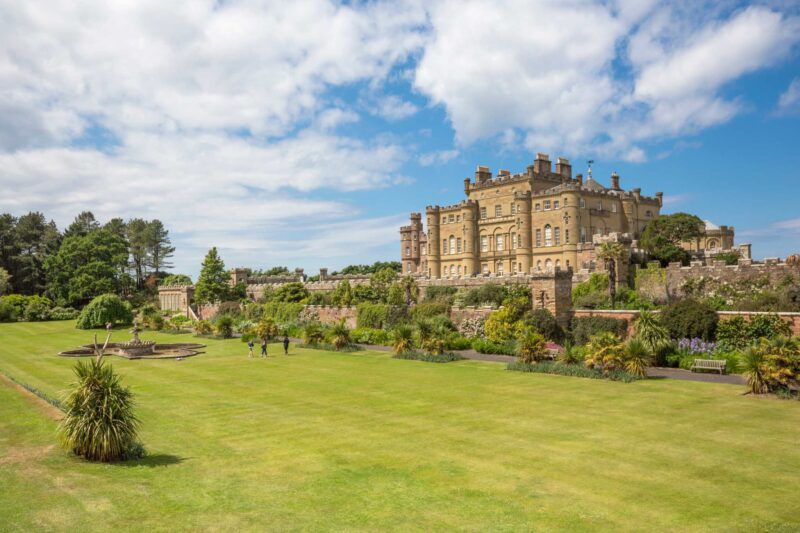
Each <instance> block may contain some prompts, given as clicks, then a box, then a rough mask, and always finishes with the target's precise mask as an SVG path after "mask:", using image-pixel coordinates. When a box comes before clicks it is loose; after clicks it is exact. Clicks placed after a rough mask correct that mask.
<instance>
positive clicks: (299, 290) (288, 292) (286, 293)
mask: <svg viewBox="0 0 800 533" xmlns="http://www.w3.org/2000/svg"><path fill="white" fill-rule="evenodd" d="M308 295H309V292H308V289H306V287H305V285H303V284H302V283H300V282H299V281H298V282H292V283H284V284H283V285H281V286H280V287H278V290H276V291H275V293H274V294H273V295H272V299H273V300H274V301H276V302H295V303H297V302H305V301H306V300H307V299H308Z"/></svg>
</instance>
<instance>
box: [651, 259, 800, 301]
mask: <svg viewBox="0 0 800 533" xmlns="http://www.w3.org/2000/svg"><path fill="white" fill-rule="evenodd" d="M666 271H667V272H666V285H665V287H664V291H665V294H666V296H667V297H668V298H669V299H678V298H682V297H685V296H687V295H690V294H691V295H694V296H713V295H720V296H723V297H724V295H725V294H728V293H730V292H732V291H737V290H744V291H747V290H751V289H752V288H753V287H764V288H765V287H770V286H775V285H777V284H779V283H780V282H781V281H783V280H784V279H786V277H787V276H792V277H794V278H795V280H797V279H800V265H793V264H789V263H782V262H779V261H778V260H777V259H767V260H765V261H764V262H763V263H753V262H752V261H751V260H748V259H740V260H739V264H737V265H725V263H724V262H723V261H711V264H710V265H704V264H703V263H702V262H700V261H693V262H692V263H691V265H690V266H688V267H683V266H681V265H680V264H679V263H671V264H670V265H669V266H668V267H667V269H666Z"/></svg>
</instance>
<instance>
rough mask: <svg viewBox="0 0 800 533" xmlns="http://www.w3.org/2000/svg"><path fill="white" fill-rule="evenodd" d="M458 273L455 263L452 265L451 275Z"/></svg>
mask: <svg viewBox="0 0 800 533" xmlns="http://www.w3.org/2000/svg"><path fill="white" fill-rule="evenodd" d="M455 273H456V267H455V266H454V265H450V275H451V276H453V275H455Z"/></svg>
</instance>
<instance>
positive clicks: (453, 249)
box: [450, 235, 456, 254]
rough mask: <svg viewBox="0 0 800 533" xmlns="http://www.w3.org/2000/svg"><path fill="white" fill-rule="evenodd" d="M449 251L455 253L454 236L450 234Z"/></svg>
mask: <svg viewBox="0 0 800 533" xmlns="http://www.w3.org/2000/svg"><path fill="white" fill-rule="evenodd" d="M450 253H451V254H455V253H456V238H455V237H453V236H452V235H450Z"/></svg>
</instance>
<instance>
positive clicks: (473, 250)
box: [461, 200, 480, 276]
mask: <svg viewBox="0 0 800 533" xmlns="http://www.w3.org/2000/svg"><path fill="white" fill-rule="evenodd" d="M463 206H464V207H462V208H461V220H463V221H464V224H463V229H462V232H463V239H464V241H463V242H464V247H463V249H462V257H463V258H464V261H463V263H464V274H465V275H467V276H472V275H474V274H478V273H479V272H480V257H479V256H478V204H477V203H476V202H474V201H472V200H467V201H466V202H464V203H463Z"/></svg>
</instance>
